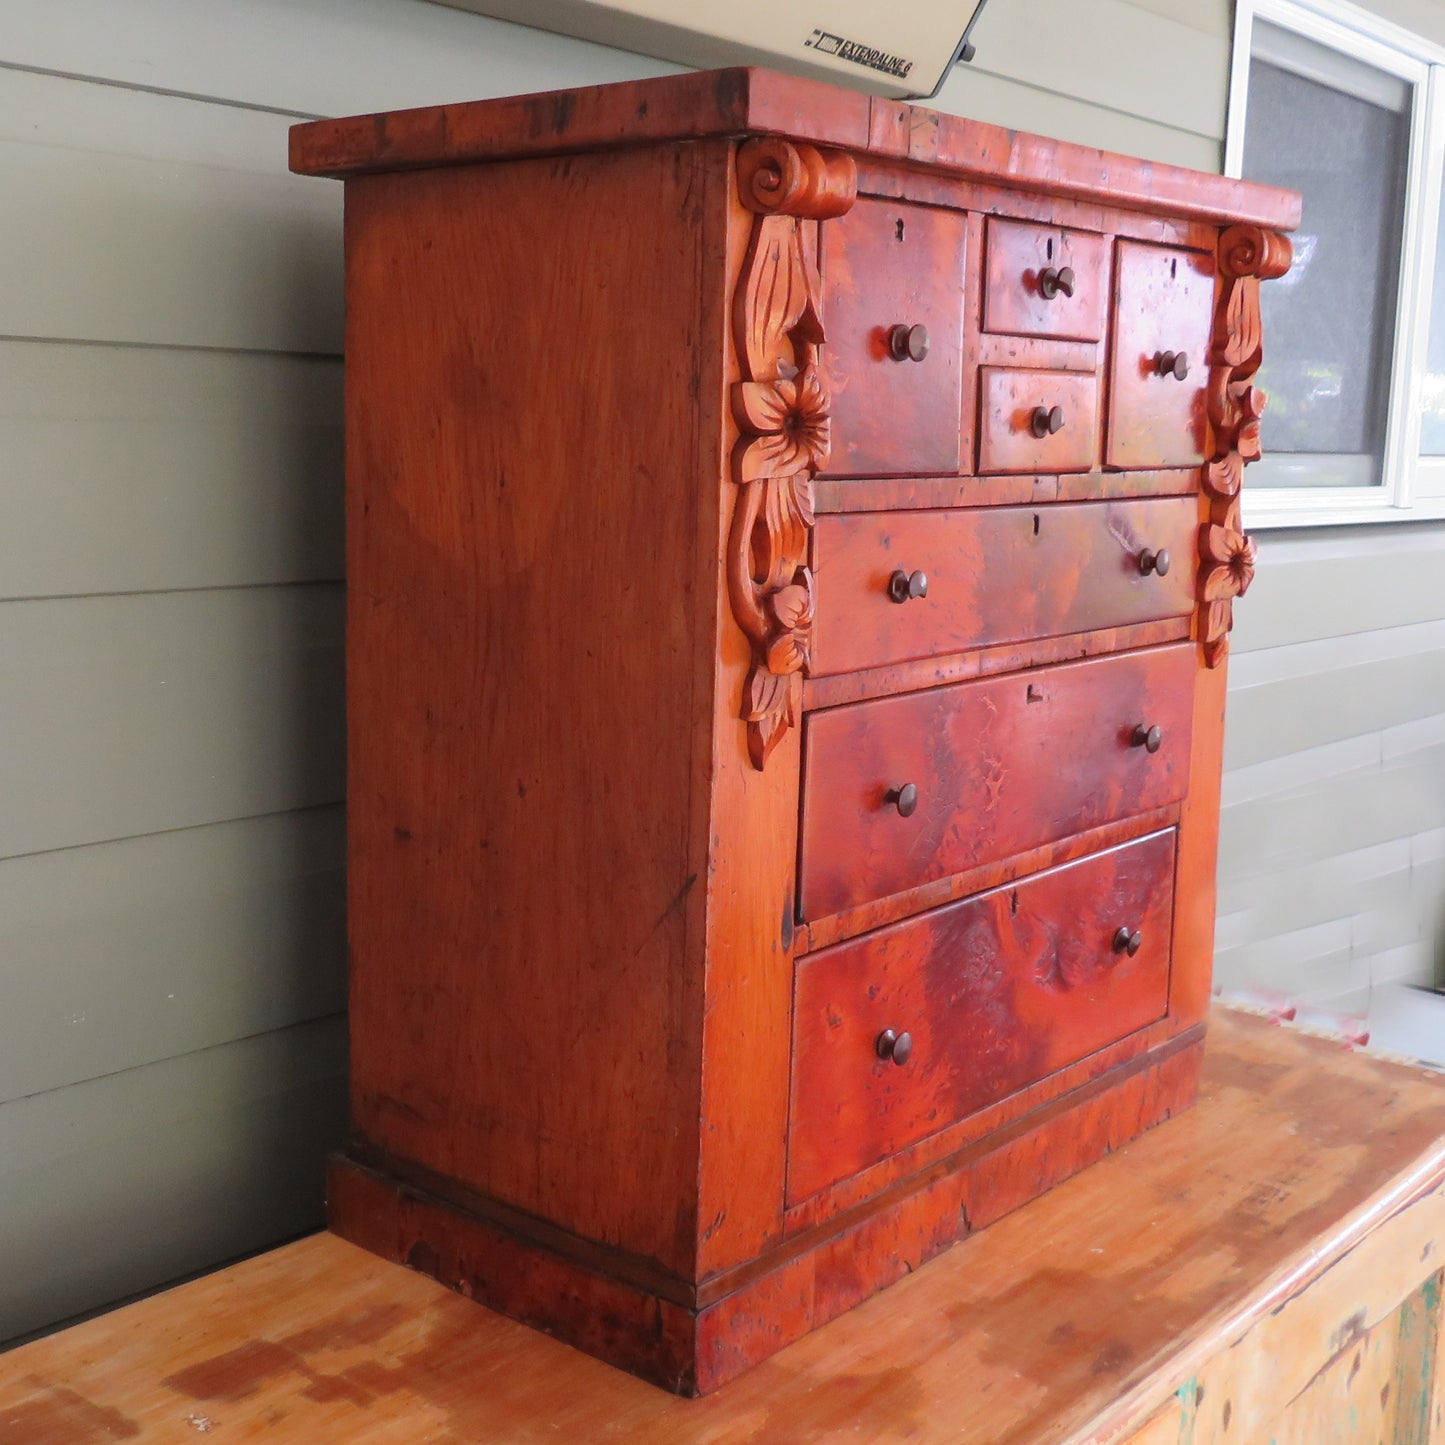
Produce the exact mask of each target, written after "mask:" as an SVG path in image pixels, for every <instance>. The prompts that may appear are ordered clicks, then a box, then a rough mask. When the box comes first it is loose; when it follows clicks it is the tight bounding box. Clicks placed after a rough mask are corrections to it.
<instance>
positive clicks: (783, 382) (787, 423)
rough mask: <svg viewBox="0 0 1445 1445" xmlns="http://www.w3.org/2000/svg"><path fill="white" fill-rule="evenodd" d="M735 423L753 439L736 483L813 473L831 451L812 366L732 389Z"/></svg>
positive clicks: (824, 401)
mask: <svg viewBox="0 0 1445 1445" xmlns="http://www.w3.org/2000/svg"><path fill="white" fill-rule="evenodd" d="M734 397H735V405H736V410H737V416H738V425H739V426H741V427H742V429H743V430H744V431H745V432H748V433H750V434H751V435H752V438H753V440H752V441H750V442H749V443H748V445H747V449H746V451H745V452H744V454H743V458H742V465H741V467H740V473H741V474H740V476H739V480H740V481H743V482H753V481H757V480H758V478H760V477H786V476H792V475H793V474H795V473H797V472H816V471H819V470H821V469H822V468H823V467H824V466H826V465H827V462H828V454H829V452H830V451H831V450H832V440H831V432H832V428H831V424H830V422H829V420H828V393H827V392H826V391H825V390H824V388H823V379H822V378H821V377H820V376H819V375H818V369H817V367H815V366H813V365H812V364H811V363H810V364H809V365H807V366H805V367H804V368H803V369H802V370H801V371H800V372H799V373H798V374H797V376H796V377H783V378H781V379H779V380H777V381H743V382H739V383H738V385H737V387H736V389H735V391H734Z"/></svg>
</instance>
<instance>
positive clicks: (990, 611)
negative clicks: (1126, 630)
mask: <svg viewBox="0 0 1445 1445" xmlns="http://www.w3.org/2000/svg"><path fill="white" fill-rule="evenodd" d="M1198 525H1199V512H1198V503H1197V502H1196V501H1195V499H1194V498H1193V497H1192V496H1190V497H1150V498H1142V499H1135V500H1129V501H1115V502H1078V503H1067V504H1059V503H1054V504H1051V505H1049V506H1045V507H981V508H979V509H977V510H975V511H953V512H879V513H867V512H865V513H857V514H853V515H837V516H827V517H819V518H818V524H817V527H816V529H815V530H814V533H813V571H814V576H815V580H816V586H817V621H816V623H815V625H814V633H813V661H812V672H813V674H814V675H815V676H823V675H825V674H827V673H836V672H852V671H854V670H855V669H858V668H865V667H879V666H882V665H884V664H887V663H891V662H903V661H906V660H908V659H910V658H916V657H936V656H938V655H939V654H940V653H946V652H963V651H967V650H968V649H970V648H975V647H989V646H992V645H994V644H996V643H1006V642H1016V641H1021V640H1023V639H1025V638H1031V637H1056V636H1058V635H1060V634H1062V633H1073V632H1090V631H1094V630H1096V629H1100V628H1108V627H1123V626H1126V625H1128V624H1130V623H1135V622H1151V621H1154V620H1156V619H1158V618H1164V617H1184V616H1187V615H1188V614H1189V613H1190V612H1191V611H1192V610H1193V608H1194V553H1195V537H1196V533H1197V530H1198ZM1161 567H1163V568H1164V569H1165V572H1164V575H1163V576H1161V575H1160V573H1159V568H1161ZM1146 568H1147V569H1148V570H1147V571H1146V570H1145V569H1146ZM920 574H921V576H922V578H923V579H925V580H926V586H927V591H926V592H925V593H924V595H922V596H914V595H910V580H911V590H912V592H914V593H916V592H918V591H920V590H921V588H922V587H923V585H924V583H923V582H921V581H920V580H919V579H920ZM899 598H902V599H903V600H902V601H899V600H898V599H899Z"/></svg>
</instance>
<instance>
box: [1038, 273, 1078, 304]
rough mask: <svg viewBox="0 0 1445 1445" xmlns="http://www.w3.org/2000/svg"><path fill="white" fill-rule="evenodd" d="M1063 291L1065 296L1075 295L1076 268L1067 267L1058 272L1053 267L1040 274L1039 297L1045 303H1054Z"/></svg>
mask: <svg viewBox="0 0 1445 1445" xmlns="http://www.w3.org/2000/svg"><path fill="white" fill-rule="evenodd" d="M1060 291H1062V292H1063V293H1064V295H1065V296H1072V295H1073V294H1074V268H1073V267H1072V266H1065V267H1064V268H1063V269H1062V270H1060V271H1056V270H1055V269H1054V268H1053V267H1052V266H1048V267H1046V268H1045V269H1044V270H1042V271H1040V272H1039V295H1040V296H1042V297H1043V298H1044V300H1045V301H1052V300H1053V299H1054V297H1055V296H1057V295H1058V294H1059V292H1060Z"/></svg>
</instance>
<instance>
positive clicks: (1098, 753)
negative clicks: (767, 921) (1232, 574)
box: [798, 642, 1197, 920]
mask: <svg viewBox="0 0 1445 1445" xmlns="http://www.w3.org/2000/svg"><path fill="white" fill-rule="evenodd" d="M1196 666H1197V660H1196V649H1195V647H1194V644H1193V643H1188V642H1184V643H1173V644H1170V645H1169V646H1167V647H1153V648H1147V649H1143V650H1141V651H1139V652H1123V653H1116V654H1114V655H1113V656H1109V657H1098V658H1091V659H1089V660H1088V661H1085V662H1069V663H1062V664H1059V665H1057V666H1053V667H1039V668H1034V669H1033V670H1031V671H1029V672H1014V673H1002V674H999V675H997V676H994V677H984V678H977V679H975V680H973V681H971V682H960V683H954V684H952V685H951V686H948V687H938V688H932V689H929V690H928V691H926V692H914V693H904V694H900V695H899V696H896V697H883V698H875V699H873V700H872V701H869V702H856V703H847V704H845V705H843V706H840V707H833V708H825V709H823V710H821V711H819V712H814V713H810V714H809V715H808V718H807V721H806V723H805V725H804V739H803V821H802V836H801V845H800V857H799V869H798V889H799V901H800V903H801V908H802V914H803V917H804V918H806V919H810V920H811V919H815V918H824V917H827V916H828V915H829V914H833V913H840V912H842V911H843V910H844V909H847V908H853V907H856V906H858V905H859V904H863V903H868V902H871V901H872V900H873V899H876V898H886V897H888V896H889V895H890V894H893V893H901V892H903V891H904V890H905V889H908V888H913V887H915V886H917V885H918V884H920V883H929V882H932V881H933V880H934V879H937V878H946V877H948V876H949V875H950V874H953V873H961V872H963V871H964V870H965V869H969V868H976V867H978V866H980V865H981V864H983V863H988V862H991V861H993V860H996V859H1000V858H1008V857H1011V856H1012V855H1013V854H1015V853H1022V852H1024V851H1026V850H1027V849H1029V848H1036V847H1039V846H1040V845H1042V844H1044V843H1054V842H1058V841H1060V840H1061V839H1064V838H1068V837H1071V836H1072V835H1073V834H1075V833H1082V832H1084V831H1085V830H1086V829H1088V828H1096V827H1099V826H1100V825H1102V824H1104V823H1112V822H1115V821H1117V820H1118V819H1121V818H1128V817H1132V816H1133V815H1135V814H1137V813H1143V812H1147V811H1149V810H1150V809H1152V808H1161V807H1163V806H1165V805H1166V804H1168V803H1175V802H1178V801H1179V799H1180V798H1182V797H1183V796H1184V793H1185V790H1186V789H1187V787H1188V785H1189V738H1190V732H1191V728H1192V724H1193V717H1194V673H1195V668H1196ZM1151 748H1152V751H1151Z"/></svg>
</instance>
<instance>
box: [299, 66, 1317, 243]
mask: <svg viewBox="0 0 1445 1445" xmlns="http://www.w3.org/2000/svg"><path fill="white" fill-rule="evenodd" d="M641 86H646V91H645V93H644V91H643V90H642V89H641V88H640V87H641ZM644 98H645V99H646V102H647V104H646V106H645V108H640V102H641V101H642V100H643V99H644ZM913 111H919V108H918V107H912V106H899V105H898V103H897V102H892V101H884V100H879V101H873V100H870V98H869V97H868V96H866V95H859V94H855V93H850V92H845V91H840V90H838V89H836V88H835V87H833V86H828V85H822V84H819V83H817V82H815V81H808V80H799V79H796V78H793V77H788V76H782V75H778V74H776V73H774V72H772V71H766V70H755V69H737V70H718V71H702V72H699V73H697V74H694V75H681V76H675V77H668V78H665V79H662V80H654V81H647V82H637V83H626V82H624V83H621V84H617V85H611V86H591V87H586V88H583V89H580V90H573V91H557V92H554V93H553V94H550V95H540V96H515V97H511V98H508V99H505V100H496V101H474V102H470V103H467V104H462V105H443V106H430V107H426V108H424V109H420V110H411V111H400V112H392V113H391V114H389V115H386V116H384V117H381V116H354V117H348V118H346V119H344V120H328V121H314V122H311V123H310V124H308V125H303V126H297V127H295V128H294V129H293V131H292V135H291V165H292V168H293V169H294V170H297V171H300V172H302V173H303V174H307V175H329V176H348V175H357V174H364V173H366V172H368V171H376V170H400V169H404V168H406V167H410V166H417V165H438V164H442V165H455V164H460V163H463V162H468V161H481V160H487V161H490V160H499V159H504V158H515V157H520V156H526V155H547V154H556V153H557V152H559V151H569V152H572V151H581V150H588V149H593V148H596V147H605V146H616V145H626V144H632V145H637V144H643V143H646V142H660V141H674V140H695V139H698V138H701V137H704V136H719V135H737V134H739V133H742V132H745V131H749V130H756V131H763V132H771V133H774V134H778V135H782V136H784V137H786V138H788V139H790V140H795V141H803V142H806V143H808V144H812V145H823V146H837V147H841V148H845V149H853V150H858V151H865V150H866V151H869V152H871V153H872V154H875V155H879V156H886V157H891V158H895V159H904V160H908V161H911V162H915V163H916V162H925V163H928V164H929V165H931V166H934V167H936V168H937V169H939V170H941V171H944V172H950V173H954V174H958V175H966V176H975V177H978V178H980V179H991V180H997V181H1002V182H1004V183H1010V182H1012V183H1015V184H1018V183H1019V182H1020V181H1022V182H1023V188H1024V189H1048V190H1050V191H1055V192H1058V193H1060V194H1063V195H1065V196H1080V197H1090V198H1101V199H1102V198H1108V199H1112V200H1113V201H1114V202H1115V203H1117V204H1124V205H1128V206H1130V207H1131V208H1133V209H1138V210H1158V211H1164V212H1167V213H1169V214H1172V215H1183V216H1192V217H1198V218H1200V219H1203V220H1222V219H1228V220H1250V221H1255V222H1257V223H1259V224H1262V225H1268V226H1277V227H1283V228H1289V227H1292V226H1294V225H1296V224H1297V223H1298V221H1299V203H1298V198H1297V197H1296V196H1295V195H1294V194H1293V193H1292V192H1288V191H1280V190H1275V189H1273V188H1270V187H1267V186H1259V185H1255V184H1251V183H1250V182H1247V181H1236V180H1230V179H1227V178H1225V177H1223V176H1209V175H1204V174H1202V173H1200V172H1197V171H1184V170H1180V169H1177V168H1174V167H1171V166H1160V165H1155V164H1151V163H1150V162H1147V161H1138V160H1134V159H1131V158H1130V157H1127V156H1119V155H1113V154H1110V153H1109V152H1107V151H1100V150H1092V149H1090V148H1088V147H1085V146H1074V145H1070V144H1069V143H1068V142H1066V141H1055V140H1047V139H1045V138H1044V137H1042V136H1034V135H1027V134H1023V133H1016V132H1010V131H1005V130H1002V129H1000V128H999V127H997V126H992V125H985V124H982V123H980V122H978V121H970V120H964V119H961V118H959V117H957V116H939V117H937V118H936V121H935V120H934V118H933V117H932V115H931V113H929V112H927V111H922V112H920V121H921V123H919V124H914V123H913V117H912V116H911V115H909V114H908V112H913ZM875 112H876V114H877V115H878V117H879V123H878V124H876V125H875V123H874V115H875ZM1039 176H1048V177H1049V180H1048V182H1047V185H1046V186H1040V185H1039V183H1038V182H1037V181H1035V182H1034V183H1033V184H1032V185H1031V184H1029V181H1028V178H1029V177H1039Z"/></svg>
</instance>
